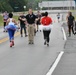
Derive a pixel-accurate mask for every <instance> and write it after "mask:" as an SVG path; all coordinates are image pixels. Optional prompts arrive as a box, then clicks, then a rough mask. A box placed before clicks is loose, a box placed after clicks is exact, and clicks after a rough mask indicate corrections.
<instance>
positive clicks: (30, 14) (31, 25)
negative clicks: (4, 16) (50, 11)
mask: <svg viewBox="0 0 76 75" xmlns="http://www.w3.org/2000/svg"><path fill="white" fill-rule="evenodd" d="M25 18H26V20H27V23H28V38H29V44H34V34H35V33H34V30H35V20H36V18H37V16H36V15H34V14H33V11H32V9H29V12H28V14H27V15H26V16H25Z"/></svg>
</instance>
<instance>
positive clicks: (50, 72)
mask: <svg viewBox="0 0 76 75" xmlns="http://www.w3.org/2000/svg"><path fill="white" fill-rule="evenodd" d="M63 54H64V52H63V51H61V52H60V53H59V55H58V57H57V59H56V60H55V62H54V64H53V66H52V67H51V69H50V70H49V72H48V73H47V74H46V75H52V73H53V72H54V70H55V68H56V66H57V65H58V63H59V61H60V59H61V57H62V55H63Z"/></svg>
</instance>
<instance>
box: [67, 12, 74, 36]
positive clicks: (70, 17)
mask: <svg viewBox="0 0 76 75" xmlns="http://www.w3.org/2000/svg"><path fill="white" fill-rule="evenodd" d="M74 21H75V18H74V16H73V15H72V12H68V17H67V24H68V31H69V37H70V36H71V31H72V33H73V34H74V35H75V33H74V29H73V27H74Z"/></svg>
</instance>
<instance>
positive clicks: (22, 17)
mask: <svg viewBox="0 0 76 75" xmlns="http://www.w3.org/2000/svg"><path fill="white" fill-rule="evenodd" d="M20 18H21V19H24V18H25V16H19V18H18V20H19V21H20V25H21V26H25V23H24V22H25V21H23V20H21V19H20Z"/></svg>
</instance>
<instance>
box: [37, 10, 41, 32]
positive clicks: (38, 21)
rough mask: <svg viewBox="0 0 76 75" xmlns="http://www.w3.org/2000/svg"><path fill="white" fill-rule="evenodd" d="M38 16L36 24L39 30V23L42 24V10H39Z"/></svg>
mask: <svg viewBox="0 0 76 75" xmlns="http://www.w3.org/2000/svg"><path fill="white" fill-rule="evenodd" d="M37 17H38V19H37V21H36V25H37V32H38V29H39V25H40V24H41V23H40V20H41V13H40V11H38V12H37Z"/></svg>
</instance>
